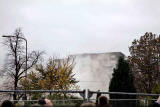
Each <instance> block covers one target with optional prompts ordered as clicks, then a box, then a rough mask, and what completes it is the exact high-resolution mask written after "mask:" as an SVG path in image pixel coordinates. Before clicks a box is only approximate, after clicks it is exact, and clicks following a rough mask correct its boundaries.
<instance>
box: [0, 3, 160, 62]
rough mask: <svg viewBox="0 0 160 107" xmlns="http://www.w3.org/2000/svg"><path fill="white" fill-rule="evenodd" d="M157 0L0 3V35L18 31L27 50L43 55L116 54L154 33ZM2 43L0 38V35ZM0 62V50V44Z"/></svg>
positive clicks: (158, 24)
mask: <svg viewBox="0 0 160 107" xmlns="http://www.w3.org/2000/svg"><path fill="white" fill-rule="evenodd" d="M159 4H160V1H159V0H0V36H1V35H3V34H12V33H13V32H14V30H15V29H16V28H17V27H21V28H22V30H23V33H24V35H25V37H26V38H27V40H28V47H29V49H30V50H45V51H46V53H47V55H48V56H52V55H53V54H54V53H56V54H59V55H61V56H65V55H68V54H76V53H99V52H100V53H101V52H102V53H103V52H113V51H114V52H115V51H121V52H123V53H124V54H126V55H129V52H128V46H129V45H130V44H131V42H132V41H133V39H135V38H139V37H140V36H141V35H143V34H144V33H145V32H153V33H156V34H160V6H159ZM0 42H2V37H0ZM0 47H1V48H0V64H2V62H3V60H4V55H5V54H4V50H6V49H5V47H4V46H2V44H0Z"/></svg>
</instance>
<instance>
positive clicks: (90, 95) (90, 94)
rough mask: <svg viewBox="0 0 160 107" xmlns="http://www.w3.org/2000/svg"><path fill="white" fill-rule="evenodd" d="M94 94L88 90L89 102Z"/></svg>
mask: <svg viewBox="0 0 160 107" xmlns="http://www.w3.org/2000/svg"><path fill="white" fill-rule="evenodd" d="M92 95H93V93H92V92H91V91H90V90H89V89H88V90H87V101H89V100H90V98H91V97H92Z"/></svg>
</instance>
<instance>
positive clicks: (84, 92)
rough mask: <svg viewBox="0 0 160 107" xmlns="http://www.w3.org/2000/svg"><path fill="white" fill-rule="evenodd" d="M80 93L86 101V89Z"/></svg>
mask: <svg viewBox="0 0 160 107" xmlns="http://www.w3.org/2000/svg"><path fill="white" fill-rule="evenodd" d="M79 94H80V96H81V97H83V101H86V89H84V90H83V92H82V93H79Z"/></svg>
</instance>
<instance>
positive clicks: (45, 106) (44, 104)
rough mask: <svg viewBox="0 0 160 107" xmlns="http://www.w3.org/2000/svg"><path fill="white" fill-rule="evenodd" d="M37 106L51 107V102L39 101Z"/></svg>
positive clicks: (47, 100)
mask: <svg viewBox="0 0 160 107" xmlns="http://www.w3.org/2000/svg"><path fill="white" fill-rule="evenodd" d="M38 104H39V105H40V106H42V107H52V102H51V101H50V100H49V99H44V98H43V99H40V100H39V101H38Z"/></svg>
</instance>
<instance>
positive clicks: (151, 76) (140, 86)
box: [128, 32, 160, 93]
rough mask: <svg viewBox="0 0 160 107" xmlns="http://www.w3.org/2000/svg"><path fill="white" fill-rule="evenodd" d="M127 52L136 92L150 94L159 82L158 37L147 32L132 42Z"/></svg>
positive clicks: (159, 54)
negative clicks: (128, 52)
mask: <svg viewBox="0 0 160 107" xmlns="http://www.w3.org/2000/svg"><path fill="white" fill-rule="evenodd" d="M129 51H130V56H129V57H128V59H129V63H130V67H131V71H132V73H133V75H134V81H135V86H136V88H137V91H138V92H146V93H151V92H152V90H153V89H154V88H155V87H156V86H157V85H158V83H159V82H160V72H159V70H160V68H159V62H160V36H158V35H156V34H153V33H148V32H147V33H145V35H144V36H141V37H140V39H139V40H138V39H135V40H134V41H133V42H132V45H131V46H130V47H129Z"/></svg>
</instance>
